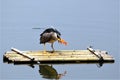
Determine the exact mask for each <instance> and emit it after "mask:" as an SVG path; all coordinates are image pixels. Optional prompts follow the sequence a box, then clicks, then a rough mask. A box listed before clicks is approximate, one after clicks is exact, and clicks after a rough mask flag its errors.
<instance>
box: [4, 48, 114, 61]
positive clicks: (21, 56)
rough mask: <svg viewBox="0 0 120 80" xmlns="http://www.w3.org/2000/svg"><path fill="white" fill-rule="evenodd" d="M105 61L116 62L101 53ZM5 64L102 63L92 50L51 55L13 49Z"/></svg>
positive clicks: (8, 54) (64, 51)
mask: <svg viewBox="0 0 120 80" xmlns="http://www.w3.org/2000/svg"><path fill="white" fill-rule="evenodd" d="M99 54H100V55H101V56H102V57H103V60H102V62H114V58H113V57H112V56H111V55H108V54H105V53H99ZM4 61H5V62H12V63H37V62H48V63H49V62H55V63H57V62H59V63H60V62H61V63H65V62H67V63H69V62H73V63H75V62H100V61H101V60H100V59H99V57H98V56H96V55H95V54H93V53H92V52H91V51H90V50H59V51H55V52H54V53H51V52H50V51H47V52H46V53H43V51H20V50H18V49H14V48H12V51H7V52H6V54H4Z"/></svg>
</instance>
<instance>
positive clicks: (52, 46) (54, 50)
mask: <svg viewBox="0 0 120 80" xmlns="http://www.w3.org/2000/svg"><path fill="white" fill-rule="evenodd" d="M51 48H52V49H53V51H52V52H54V51H55V49H54V47H53V43H51Z"/></svg>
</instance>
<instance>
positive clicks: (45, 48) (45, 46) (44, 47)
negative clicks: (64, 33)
mask: <svg viewBox="0 0 120 80" xmlns="http://www.w3.org/2000/svg"><path fill="white" fill-rule="evenodd" d="M43 53H46V46H45V44H44V51H43Z"/></svg>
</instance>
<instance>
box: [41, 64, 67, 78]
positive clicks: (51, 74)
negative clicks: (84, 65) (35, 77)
mask: <svg viewBox="0 0 120 80" xmlns="http://www.w3.org/2000/svg"><path fill="white" fill-rule="evenodd" d="M39 73H40V75H42V76H43V78H46V79H55V80H58V79H60V78H61V77H62V76H65V74H66V73H67V71H64V72H63V73H58V72H57V70H56V69H55V68H54V67H53V66H49V65H39Z"/></svg>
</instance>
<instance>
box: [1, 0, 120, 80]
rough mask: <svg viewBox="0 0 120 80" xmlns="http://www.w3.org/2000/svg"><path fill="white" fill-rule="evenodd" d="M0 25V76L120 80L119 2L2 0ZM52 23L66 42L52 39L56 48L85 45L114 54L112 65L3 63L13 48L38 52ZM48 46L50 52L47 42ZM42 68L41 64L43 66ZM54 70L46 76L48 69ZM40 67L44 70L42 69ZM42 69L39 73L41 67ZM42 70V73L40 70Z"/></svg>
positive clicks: (11, 77)
mask: <svg viewBox="0 0 120 80" xmlns="http://www.w3.org/2000/svg"><path fill="white" fill-rule="evenodd" d="M1 2H2V7H1V11H2V13H1V14H2V16H1V20H2V21H1V23H2V24H1V26H0V79H1V80H2V79H4V80H10V79H11V80H14V79H15V80H16V79H17V80H26V79H30V80H40V79H52V78H58V76H60V75H62V76H61V78H60V79H62V80H73V79H74V80H75V79H76V80H80V79H82V80H89V79H91V80H93V79H95V80H99V79H100V80H101V79H102V80H119V79H120V77H119V75H120V68H119V61H120V59H119V38H118V36H119V25H118V19H119V17H118V16H119V14H118V4H119V2H118V0H74V1H72V0H71V1H70V0H65V1H64V0H60V1H56V0H50V1H47V0H44V1H42V0H36V1H33V0H17V1H16V0H4V1H3V0H2V1H1ZM46 26H54V27H55V28H57V29H58V30H59V31H60V32H61V33H62V38H63V39H65V40H66V41H67V42H68V43H69V45H68V46H63V45H60V44H58V43H57V42H56V43H55V49H56V50H63V49H64V50H74V49H86V48H87V47H88V46H89V45H92V46H94V48H96V49H101V50H106V51H108V52H109V54H110V55H112V56H113V57H114V58H115V63H113V64H103V66H102V67H100V68H99V67H98V65H99V64H59V65H55V64H54V65H52V67H51V65H33V66H34V68H32V67H30V65H13V64H7V63H3V55H4V53H5V52H6V51H10V49H11V47H15V48H18V49H20V50H42V49H43V46H42V45H40V44H39V35H40V33H41V32H42V31H43V30H40V29H38V30H35V29H32V28H44V27H46ZM47 49H48V50H51V48H50V45H49V44H48V45H47ZM43 66H44V67H43ZM45 67H47V69H49V70H53V71H54V72H55V74H54V76H52V74H51V76H49V75H48V74H47V73H45V72H46V71H47V72H49V71H48V70H47V69H44V68H45ZM41 68H42V69H41ZM41 70H42V71H41ZM44 70H45V71H44Z"/></svg>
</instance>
